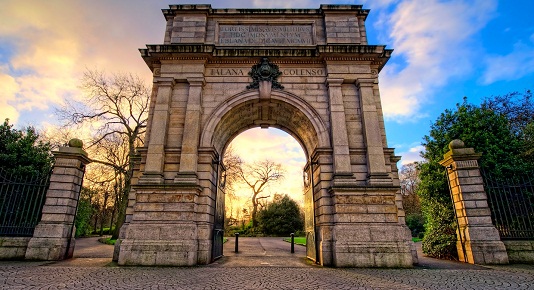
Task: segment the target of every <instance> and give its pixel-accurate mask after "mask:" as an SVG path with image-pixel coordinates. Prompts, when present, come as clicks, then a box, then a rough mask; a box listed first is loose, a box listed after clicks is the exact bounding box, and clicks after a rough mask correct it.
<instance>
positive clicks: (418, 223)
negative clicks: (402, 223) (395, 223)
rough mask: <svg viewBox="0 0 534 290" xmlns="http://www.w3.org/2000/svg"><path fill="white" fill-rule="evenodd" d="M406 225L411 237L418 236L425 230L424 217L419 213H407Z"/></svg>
mask: <svg viewBox="0 0 534 290" xmlns="http://www.w3.org/2000/svg"><path fill="white" fill-rule="evenodd" d="M406 225H407V226H408V228H409V229H410V231H411V232H412V237H418V236H419V235H420V234H421V233H424V231H425V217H424V216H423V214H421V213H411V214H407V215H406Z"/></svg>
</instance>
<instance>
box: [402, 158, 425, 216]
mask: <svg viewBox="0 0 534 290" xmlns="http://www.w3.org/2000/svg"><path fill="white" fill-rule="evenodd" d="M399 179H400V183H401V193H402V201H403V206H404V209H405V210H406V214H412V213H420V212H421V204H420V202H419V197H418V196H417V193H416V190H417V186H418V185H419V182H420V180H419V163H417V162H413V163H408V164H404V165H403V166H402V168H401V170H400V175H399Z"/></svg>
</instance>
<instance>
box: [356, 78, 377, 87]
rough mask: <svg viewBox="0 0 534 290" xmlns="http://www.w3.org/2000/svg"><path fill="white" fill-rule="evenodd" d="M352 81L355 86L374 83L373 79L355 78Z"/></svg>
mask: <svg viewBox="0 0 534 290" xmlns="http://www.w3.org/2000/svg"><path fill="white" fill-rule="evenodd" d="M354 83H355V84H356V86H357V87H372V86H374V84H375V79H357V80H356V81H355V82H354Z"/></svg>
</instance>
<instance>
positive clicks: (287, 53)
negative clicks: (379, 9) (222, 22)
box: [139, 44, 393, 70]
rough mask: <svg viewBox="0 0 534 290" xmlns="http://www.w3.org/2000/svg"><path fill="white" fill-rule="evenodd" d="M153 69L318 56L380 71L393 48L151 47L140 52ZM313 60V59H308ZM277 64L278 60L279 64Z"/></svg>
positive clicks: (342, 45) (202, 45)
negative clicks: (170, 63)
mask: <svg viewBox="0 0 534 290" xmlns="http://www.w3.org/2000/svg"><path fill="white" fill-rule="evenodd" d="M139 51H140V53H141V56H142V57H143V59H144V60H145V62H146V64H147V65H148V66H149V67H150V69H151V70H153V68H154V64H158V63H159V62H160V60H174V59H190V60H202V59H205V60H210V59H213V58H219V57H224V58H232V57H281V58H286V57H291V58H295V57H303V58H309V57H315V58H317V59H321V60H328V61H368V62H372V63H373V64H376V65H378V67H379V70H380V69H382V67H383V66H384V65H385V64H386V62H387V61H388V60H389V58H390V57H391V53H392V52H393V50H392V49H386V46H384V45H350V44H349V45H346V44H333V45H317V46H303V47H284V48H280V47H258V46H242V47H225V46H215V45H213V44H168V45H163V44H151V45H147V48H144V49H139ZM308 61H309V60H308ZM275 62H276V61H275Z"/></svg>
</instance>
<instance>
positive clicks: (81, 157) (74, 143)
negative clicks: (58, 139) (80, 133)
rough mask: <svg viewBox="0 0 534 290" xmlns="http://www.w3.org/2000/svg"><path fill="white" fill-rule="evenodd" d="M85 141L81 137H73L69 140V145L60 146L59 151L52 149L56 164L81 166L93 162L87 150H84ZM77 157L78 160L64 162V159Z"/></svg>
mask: <svg viewBox="0 0 534 290" xmlns="http://www.w3.org/2000/svg"><path fill="white" fill-rule="evenodd" d="M82 147H83V142H82V141H81V140H80V139H76V138H73V139H71V140H70V141H69V143H68V146H61V147H59V149H58V151H52V154H53V155H54V159H55V160H56V163H55V166H56V167H57V166H62V167H80V166H82V167H83V166H85V165H87V164H89V163H91V159H90V158H89V157H88V156H87V152H85V150H83V148H82ZM68 159H75V160H78V161H80V164H78V163H77V162H74V163H73V162H64V160H68Z"/></svg>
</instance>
